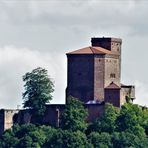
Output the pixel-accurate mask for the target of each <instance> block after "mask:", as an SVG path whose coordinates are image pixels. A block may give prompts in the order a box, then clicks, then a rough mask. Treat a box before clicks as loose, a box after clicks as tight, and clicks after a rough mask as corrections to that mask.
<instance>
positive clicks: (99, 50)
mask: <svg viewBox="0 0 148 148" xmlns="http://www.w3.org/2000/svg"><path fill="white" fill-rule="evenodd" d="M67 54H115V53H113V52H112V51H110V50H107V49H105V48H102V47H85V48H82V49H78V50H75V51H72V52H68V53H67Z"/></svg>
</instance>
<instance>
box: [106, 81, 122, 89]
mask: <svg viewBox="0 0 148 148" xmlns="http://www.w3.org/2000/svg"><path fill="white" fill-rule="evenodd" d="M105 89H120V87H119V86H118V85H116V84H115V83H114V82H111V83H110V84H109V85H108V86H107V87H106V88H105Z"/></svg>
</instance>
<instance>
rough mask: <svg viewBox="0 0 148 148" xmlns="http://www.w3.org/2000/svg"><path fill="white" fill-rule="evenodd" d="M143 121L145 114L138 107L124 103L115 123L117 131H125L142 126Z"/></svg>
mask: <svg viewBox="0 0 148 148" xmlns="http://www.w3.org/2000/svg"><path fill="white" fill-rule="evenodd" d="M145 120H147V119H146V116H145V113H144V112H143V110H142V108H141V107H140V106H138V105H135V104H131V103H126V104H125V105H123V106H122V107H121V110H120V114H119V116H118V118H117V120H116V123H117V127H118V130H119V131H125V130H126V129H133V127H135V126H138V125H140V126H141V125H143V124H144V123H145Z"/></svg>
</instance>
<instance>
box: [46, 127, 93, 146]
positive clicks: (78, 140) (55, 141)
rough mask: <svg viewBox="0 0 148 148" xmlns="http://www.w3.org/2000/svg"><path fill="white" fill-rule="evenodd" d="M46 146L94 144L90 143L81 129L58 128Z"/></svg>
mask: <svg viewBox="0 0 148 148" xmlns="http://www.w3.org/2000/svg"><path fill="white" fill-rule="evenodd" d="M44 146H45V147H50V148H87V147H88V148H91V147H92V145H91V144H90V143H88V141H87V137H86V135H85V134H84V133H82V132H81V131H75V132H72V131H68V130H61V129H59V130H57V132H55V134H54V135H53V137H52V138H51V139H49V140H48V141H47V142H46V143H45V145H44Z"/></svg>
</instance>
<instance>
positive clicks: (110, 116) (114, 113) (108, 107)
mask: <svg viewBox="0 0 148 148" xmlns="http://www.w3.org/2000/svg"><path fill="white" fill-rule="evenodd" d="M119 112H120V111H119V109H118V108H117V107H114V106H113V105H112V104H109V103H107V104H105V112H104V114H103V115H102V116H101V117H99V118H98V119H96V120H95V121H94V122H93V123H92V124H90V126H89V128H88V133H90V132H91V131H97V132H108V133H112V132H113V131H114V130H115V129H116V119H117V117H118V115H119Z"/></svg>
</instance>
